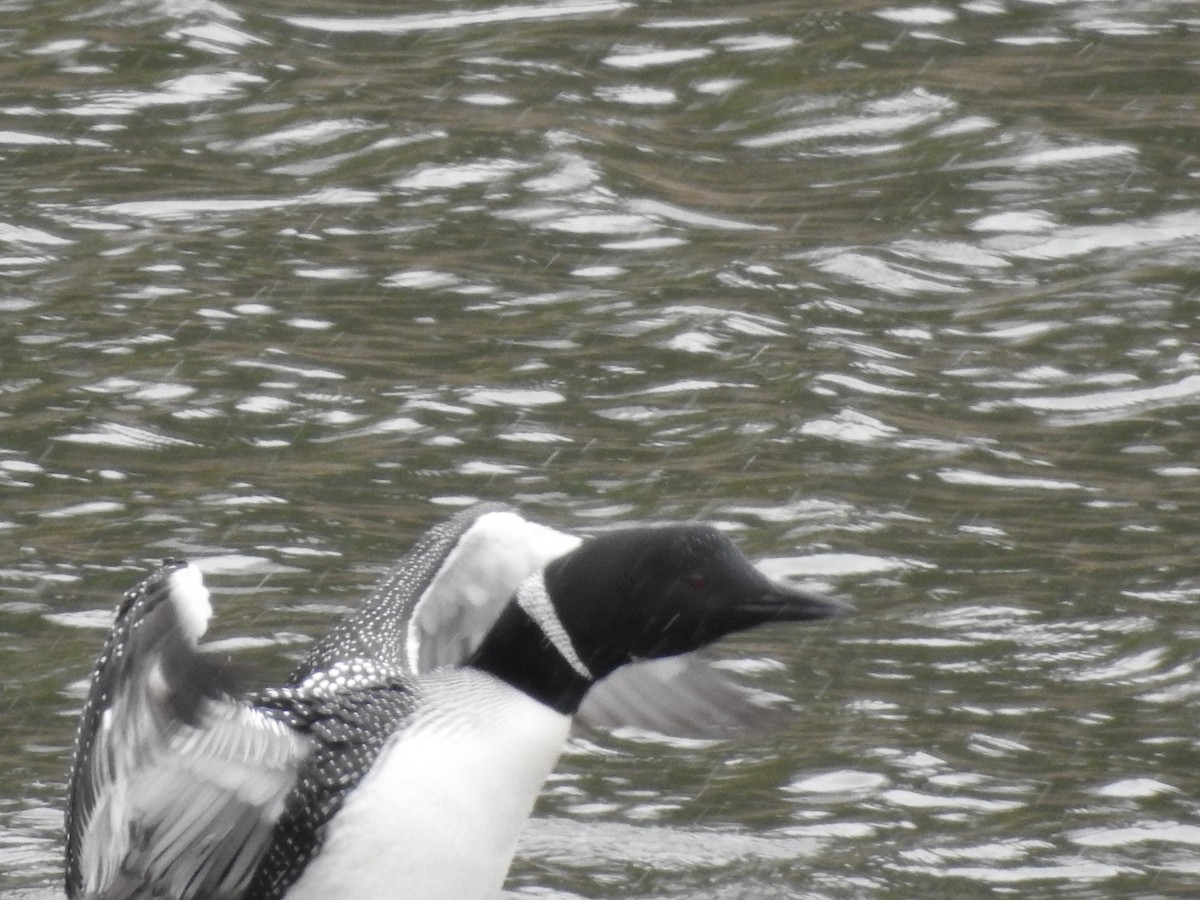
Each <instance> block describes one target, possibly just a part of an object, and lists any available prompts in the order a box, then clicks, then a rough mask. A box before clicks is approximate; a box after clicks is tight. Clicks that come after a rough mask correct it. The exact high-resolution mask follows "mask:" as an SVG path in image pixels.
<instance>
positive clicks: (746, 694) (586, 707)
mask: <svg viewBox="0 0 1200 900" xmlns="http://www.w3.org/2000/svg"><path fill="white" fill-rule="evenodd" d="M783 699H784V698H782V697H780V696H778V695H776V694H771V693H768V692H766V691H760V690H756V689H753V688H750V687H747V686H745V685H743V684H741V683H739V682H738V681H735V680H734V679H733V678H732V677H731V676H730V675H729V673H728V672H726V671H725V670H724V669H718V668H716V667H714V665H713V664H712V662H711V661H710V660H708V659H707V658H706V657H705V656H704V655H703V654H699V653H685V654H682V655H680V656H671V657H667V658H665V659H650V660H643V661H641V662H636V663H631V664H629V665H626V666H622V667H621V668H619V669H617V670H616V671H615V672H613V673H612V674H611V675H609V676H608V677H607V678H604V679H602V680H600V681H598V682H597V683H596V684H595V685H594V686H593V687H592V689H591V690H590V691H588V694H587V696H586V697H585V698H584V700H583V705H582V706H581V707H580V709H579V714H578V718H579V719H580V721H582V722H584V723H586V724H587V725H590V726H592V727H597V728H606V729H615V728H638V729H641V730H644V731H653V732H657V733H659V734H664V735H668V736H670V737H682V738H722V737H730V736H732V735H735V734H737V733H739V732H745V731H752V730H757V729H761V728H765V727H770V726H771V725H772V724H773V722H774V721H775V720H776V719H778V718H779V714H780V713H781V712H783V711H784V710H785V709H786V707H784V706H781V704H780V701H782V700H783Z"/></svg>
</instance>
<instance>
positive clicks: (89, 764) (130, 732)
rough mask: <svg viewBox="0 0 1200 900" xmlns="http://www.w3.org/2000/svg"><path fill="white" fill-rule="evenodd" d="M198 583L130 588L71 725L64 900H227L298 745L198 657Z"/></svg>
mask: <svg viewBox="0 0 1200 900" xmlns="http://www.w3.org/2000/svg"><path fill="white" fill-rule="evenodd" d="M210 615H211V607H210V606H209V602H208V591H207V590H206V589H205V587H204V583H203V580H202V578H201V577H200V572H199V570H197V569H196V568H195V567H194V566H190V565H187V564H186V563H181V562H176V561H167V562H165V563H164V565H163V567H162V568H161V569H160V570H158V571H157V572H155V573H153V574H152V575H150V576H149V577H148V578H146V579H145V580H144V581H142V582H141V583H140V584H138V585H137V586H136V587H134V588H132V589H131V590H129V591H127V592H126V594H125V596H124V599H123V601H122V603H121V606H120V607H119V609H118V610H117V619H116V622H115V623H114V625H113V628H112V631H111V632H110V634H109V636H108V640H107V641H106V643H105V645H104V650H103V652H102V654H101V656H100V659H99V661H98V663H97V666H96V671H95V674H94V675H93V678H92V685H91V690H90V692H89V695H88V699H87V702H86V704H85V706H84V709H83V714H82V717H81V719H80V724H79V733H78V736H77V739H76V748H75V758H74V764H73V767H72V771H71V780H70V785H69V788H68V797H67V816H66V827H67V895H68V897H70V898H73V900H74V898H105V900H117V898H142V897H146V898H148V897H171V898H174V900H190V898H210V897H236V896H238V895H239V894H240V893H241V891H242V890H243V889H244V888H245V886H246V885H247V884H248V883H249V881H250V878H251V877H252V875H253V874H254V870H255V868H256V867H257V866H258V863H259V861H260V860H261V859H262V856H263V854H264V853H265V851H266V849H267V847H268V845H269V843H270V841H271V837H272V830H273V828H274V824H275V821H276V820H277V819H278V817H279V815H280V812H281V811H282V809H283V801H284V798H285V797H286V795H287V794H288V792H289V791H290V790H291V788H292V786H293V784H294V783H295V779H296V771H297V769H298V767H299V765H300V762H301V761H302V759H303V758H304V756H305V754H306V752H307V742H306V740H305V739H303V738H301V737H299V736H298V735H296V734H295V733H294V732H293V731H292V730H291V729H290V728H289V727H287V726H286V725H285V724H284V723H283V722H281V721H279V720H278V719H276V718H274V717H272V716H271V715H270V714H268V713H265V712H263V711H260V710H257V709H255V708H254V707H252V706H250V705H248V704H245V703H242V702H239V701H237V700H234V699H233V698H232V697H231V696H230V695H229V693H228V691H227V687H228V683H227V682H228V678H227V676H226V674H225V673H224V671H223V670H222V668H221V667H220V666H218V665H216V664H215V663H213V662H212V661H211V660H210V659H209V658H207V657H206V656H205V655H203V654H201V653H200V652H199V651H198V649H197V642H198V640H199V638H200V636H201V635H202V634H203V633H204V630H205V628H206V627H207V622H208V618H209V616H210Z"/></svg>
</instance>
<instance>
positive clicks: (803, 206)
mask: <svg viewBox="0 0 1200 900" xmlns="http://www.w3.org/2000/svg"><path fill="white" fill-rule="evenodd" d="M1198 30H1200V5H1197V4H1196V3H1172V2H1121V3H1117V2H1111V3H1102V2H1085V0H1061V2H1053V0H1050V2H1016V0H966V2H960V3H937V4H933V3H930V4H924V5H915V6H906V5H886V4H884V3H874V2H861V3H840V4H817V3H805V4H799V3H794V2H791V3H789V2H783V0H764V2H758V3H740V4H738V3H734V4H730V3H713V2H702V0H661V2H652V0H530V2H519V0H511V2H507V3H497V2H494V0H489V2H479V3H470V4H459V3H454V4H451V3H445V2H439V0H416V2H413V3H408V4H404V5H400V4H396V3H391V2H378V0H377V2H366V0H347V2H342V3H338V4H333V3H328V2H325V3H322V2H315V0H302V2H291V3H282V2H276V0H266V2H263V3H257V4H253V5H251V4H239V3H224V4H223V3H218V2H210V0H157V2H155V0H102V2H93V3H83V2H79V0H0V95H2V98H3V99H2V100H0V198H2V199H0V285H2V287H0V325H2V328H0V660H2V662H0V666H2V669H0V671H2V673H3V680H2V684H3V694H2V695H0V697H2V699H0V798H3V799H0V894H3V895H4V896H9V897H23V898H41V900H44V898H52V897H56V896H59V895H60V894H61V889H60V887H59V885H60V876H59V870H60V862H59V856H60V852H61V849H60V848H61V838H60V830H61V825H60V823H61V806H62V798H63V791H64V781H65V769H66V767H67V765H68V760H69V753H70V744H71V740H72V730H73V727H74V716H75V714H76V711H77V709H78V707H79V705H80V703H81V696H82V692H83V690H84V689H85V685H84V682H83V679H84V678H85V677H86V674H87V672H88V670H89V667H90V665H91V661H92V659H93V658H94V656H95V654H96V652H97V650H98V646H99V642H100V641H101V639H102V637H103V628H104V627H105V624H106V622H107V621H108V618H107V617H108V615H109V613H110V611H111V609H112V607H113V605H114V604H115V602H116V598H117V596H118V594H119V592H120V591H121V590H122V589H123V588H124V587H126V586H128V585H129V584H130V583H132V582H133V581H134V580H136V579H137V578H138V577H139V574H140V573H141V572H143V571H144V570H145V568H146V567H147V566H148V565H149V561H150V560H153V559H156V558H159V557H163V556H167V555H172V556H187V557H190V558H193V559H195V560H197V561H199V563H200V564H201V565H202V566H203V568H204V570H205V571H206V573H207V579H208V582H209V584H210V586H211V587H212V588H213V590H214V594H215V598H216V603H217V619H216V621H215V623H214V626H213V628H212V630H211V635H212V637H213V638H214V639H215V640H218V641H222V642H223V646H224V647H225V648H226V649H227V650H228V651H229V652H232V653H233V654H234V655H235V656H236V657H237V658H239V659H240V660H242V661H244V662H245V663H246V664H247V665H249V666H253V667H257V668H260V669H262V671H263V673H264V676H263V677H264V678H274V677H279V676H280V675H282V674H283V673H284V672H286V671H287V669H288V668H289V666H290V664H291V661H292V660H294V659H296V658H297V657H298V656H300V655H302V654H303V652H304V649H305V646H306V643H307V642H308V641H310V640H312V638H313V637H314V636H316V635H319V634H321V633H322V632H323V630H324V629H326V628H327V627H328V626H329V624H330V623H331V622H333V621H335V620H336V618H337V616H338V615H339V614H340V612H341V611H343V610H344V609H346V608H348V607H349V606H351V605H352V604H353V603H354V602H355V601H356V599H357V598H358V597H359V596H360V595H361V594H362V593H363V592H364V591H365V590H366V589H367V588H368V587H369V585H370V584H371V583H372V581H373V580H374V579H375V578H376V577H377V576H378V575H379V574H380V573H381V572H383V571H384V570H385V569H386V568H387V566H388V565H389V563H390V562H391V561H392V560H394V559H395V558H396V557H397V556H398V555H399V554H400V553H402V552H403V551H404V550H405V549H406V548H407V547H408V546H409V545H410V543H411V541H412V540H413V539H414V538H415V537H416V536H417V535H418V534H420V532H421V531H422V530H423V529H424V528H426V527H428V526H429V525H431V524H433V523H434V522H436V521H438V520H440V519H441V518H443V517H444V516H446V515H448V514H449V513H450V512H452V511H453V510H454V509H457V508H460V507H461V506H462V505H464V504H467V503H469V502H472V501H474V500H479V499H499V500H505V501H509V502H512V503H515V504H517V505H519V506H520V507H521V508H522V509H523V510H524V511H525V513H526V514H527V515H530V516H532V517H535V518H538V519H540V520H542V521H546V522H548V523H550V524H553V525H555V526H557V527H560V528H567V529H573V530H578V531H581V532H588V531H591V530H596V529H600V528H603V527H606V526H610V525H612V524H614V523H617V522H644V521H658V520H665V519H693V518H696V519H704V520H708V521H712V522H715V523H717V524H718V525H720V526H721V527H723V528H725V529H727V530H729V531H730V532H731V533H732V534H733V535H734V537H735V538H736V540H738V542H739V543H740V544H741V546H742V547H743V548H744V549H745V550H746V552H747V553H748V554H749V555H750V556H752V557H753V558H754V559H756V560H757V561H758V562H759V563H760V564H761V565H762V567H763V568H764V569H765V570H766V571H768V572H770V573H771V574H772V575H773V576H775V577H779V578H782V579H785V580H789V581H796V582H798V583H802V584H804V585H807V586H809V587H813V588H819V589H822V590H825V591H828V592H829V593H831V594H833V595H836V596H838V597H842V598H845V599H848V600H851V601H853V602H854V603H855V604H856V606H857V608H858V612H857V613H856V614H855V615H854V616H853V617H850V618H847V619H843V620H839V621H836V622H832V623H824V624H821V625H818V626H815V627H808V628H805V627H780V628H776V629H767V630H763V631H759V632H756V633H753V634H750V635H746V636H743V637H741V638H739V639H737V640H735V641H732V642H730V643H729V644H728V645H727V646H726V647H724V648H723V649H722V655H724V656H726V657H728V658H729V659H731V660H735V661H745V660H748V661H749V663H750V665H749V666H748V667H749V668H752V669H754V670H755V671H756V673H757V674H755V675H754V678H755V680H756V681H757V682H758V683H759V684H760V685H761V686H763V687H764V688H767V689H770V690H774V691H777V692H779V693H783V694H785V695H787V696H789V697H790V698H791V699H792V700H793V701H794V702H795V703H796V706H797V708H796V710H795V713H794V715H792V716H791V718H790V719H789V721H788V723H787V724H786V726H785V727H784V728H783V729H782V730H781V731H780V732H778V733H774V734H768V735H762V736H758V737H755V738H751V739H747V740H740V741H733V742H724V743H717V744H703V743H687V742H674V743H672V742H662V741H647V740H641V739H635V738H634V737H632V736H622V735H616V736H614V735H609V734H597V733H591V732H581V733H580V734H579V735H578V736H577V737H576V738H575V739H574V741H573V742H572V744H571V746H570V748H569V749H568V751H567V753H566V755H565V756H564V758H563V761H562V764H561V765H560V767H559V770H558V772H557V773H556V774H555V775H554V776H553V778H552V780H551V781H550V783H549V784H548V785H547V789H546V791H545V795H544V797H543V798H542V801H541V802H540V804H539V807H538V810H537V812H536V815H535V818H534V821H533V822H532V823H531V826H530V829H529V832H528V834H527V836H526V839H525V841H524V843H523V845H522V849H521V852H520V854H519V857H518V860H517V862H516V864H515V866H514V869H513V872H512V876H511V878H510V882H509V888H510V890H511V891H512V892H513V893H515V894H518V895H520V896H526V897H555V898H640V900H650V898H681V897H682V898H713V900H733V898H776V897H811V898H875V897H896V898H918V897H954V898H962V897H985V896H988V897H990V896H1018V897H1086V898H1100V897H1134V896H1136V897H1180V896H1194V895H1195V894H1196V889H1195V887H1194V885H1195V883H1196V881H1197V880H1198V879H1200V856H1198V851H1200V808H1198V804H1197V776H1196V774H1195V773H1196V771H1197V769H1198V767H1200V743H1198V741H1197V734H1198V725H1197V721H1196V719H1197V716H1196V711H1197V706H1198V705H1200V673H1198V672H1197V659H1198V658H1200V628H1198V627H1197V624H1196V617H1195V615H1194V610H1195V608H1196V604H1197V601H1198V599H1200V575H1198V573H1197V566H1196V562H1195V560H1196V540H1195V536H1196V533H1197V528H1196V525H1195V517H1196V511H1197V506H1198V503H1197V501H1198V500H1200V414H1198V412H1197V400H1198V399H1200V345H1198V343H1197V338H1198V336H1200V328H1198V327H1197V316H1198V314H1200V294H1198V287H1200V277H1198V275H1197V271H1198V263H1200V101H1198V100H1197V98H1198V97H1200V40H1198V39H1197V36H1196V33H1197V31H1198Z"/></svg>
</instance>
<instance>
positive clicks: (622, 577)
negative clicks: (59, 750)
mask: <svg viewBox="0 0 1200 900" xmlns="http://www.w3.org/2000/svg"><path fill="white" fill-rule="evenodd" d="M846 608H847V607H845V606H843V605H842V604H839V603H837V602H835V601H832V600H828V599H824V598H821V597H816V596H813V595H811V594H807V593H804V592H801V591H797V590H795V589H792V588H790V587H784V586H782V585H778V584H775V583H773V582H772V581H770V580H768V579H767V578H766V577H765V576H763V575H762V574H761V573H760V572H759V571H758V570H757V569H755V568H754V567H753V566H752V565H751V564H750V563H749V562H748V561H747V560H746V559H745V557H744V556H742V554H741V553H740V552H739V551H738V549H737V548H736V547H735V546H734V545H733V543H732V542H731V541H730V540H729V539H728V538H727V537H725V536H724V535H722V534H721V533H720V532H718V531H716V530H715V529H713V528H711V527H708V526H704V525H699V524H679V525H666V526H656V527H643V528H627V529H620V530H615V531H610V532H605V533H602V534H600V535H598V536H596V537H592V538H590V539H588V540H586V541H581V540H580V539H579V538H576V537H574V536H572V535H568V534H564V533H563V532H560V531H556V530H554V529H551V528H548V527H546V526H544V525H540V524H537V523H535V522H531V521H529V520H527V519H525V518H523V517H521V516H520V515H518V514H517V513H516V512H515V511H513V510H510V509H508V508H506V507H501V506H494V505H489V506H481V507H476V508H473V509H470V510H466V511H464V512H462V513H460V514H458V515H457V516H455V517H453V518H452V519H450V520H449V521H447V522H445V523H443V524H441V525H439V526H437V527H435V528H433V529H432V530H431V531H430V532H428V533H427V534H426V535H425V536H424V537H423V538H422V539H421V540H420V541H419V542H418V544H417V545H416V546H415V547H414V548H413V550H412V551H411V552H410V553H409V554H408V555H406V556H405V557H404V558H403V559H402V560H401V561H400V562H399V563H398V564H397V565H396V566H395V567H394V568H393V569H392V570H391V571H389V572H388V573H387V574H386V575H385V576H384V578H383V579H382V580H381V581H380V583H379V584H378V585H377V586H376V588H375V589H374V590H373V592H372V593H371V594H370V595H369V596H368V598H367V599H366V601H365V602H364V603H363V605H362V606H361V607H360V608H359V609H358V610H357V611H356V612H354V613H352V614H350V615H349V616H348V617H347V618H346V619H345V620H343V621H342V622H341V623H340V624H339V625H337V626H336V627H335V628H333V630H332V631H330V633H329V634H328V635H327V636H326V637H325V638H323V639H321V640H320V641H318V642H317V643H316V644H315V645H314V646H313V648H312V650H311V652H310V653H309V654H308V656H307V657H306V658H305V660H304V662H303V663H301V665H300V666H299V667H298V668H297V669H296V671H295V672H293V673H292V675H291V676H290V677H289V679H288V681H287V682H286V683H285V684H284V685H282V686H280V687H275V688H268V689H265V690H263V691H260V692H258V693H256V694H251V695H248V696H247V695H240V694H239V693H238V692H237V691H236V689H235V688H234V686H233V682H232V679H231V678H230V676H229V674H228V672H227V671H226V669H225V668H223V667H222V666H221V665H219V664H218V663H216V662H215V661H214V660H213V659H212V657H211V656H210V655H208V654H206V653H204V652H203V651H202V650H201V649H200V648H199V641H200V638H201V637H202V636H203V634H204V632H205V630H206V628H207V625H208V620H209V618H210V617H211V613H212V610H211V606H210V603H209V594H208V590H207V589H206V588H205V586H204V583H203V579H202V578H201V575H200V572H199V570H198V569H197V568H196V567H195V566H194V565H191V564H188V563H186V562H182V561H178V560H166V561H164V563H163V565H162V567H161V568H159V569H158V570H157V571H155V572H153V573H151V574H150V575H149V576H148V577H147V578H145V579H144V580H143V581H142V582H140V583H139V584H138V585H136V586H135V587H133V588H131V589H130V590H129V591H127V592H126V593H125V595H124V597H123V599H122V602H121V604H120V606H119V608H118V610H117V617H116V621H115V623H114V625H113V627H112V630H111V632H110V634H109V635H108V638H107V640H106V642H105V645H104V649H103V651H102V653H101V655H100V658H99V660H98V662H97V665H96V670H95V673H94V675H93V677H92V684H91V689H90V692H89V695H88V698H87V701H86V703H85V705H84V708H83V712H82V715H81V718H80V724H79V731H78V736H77V740H76V748H75V756H74V762H73V768H72V772H71V778H70V783H69V787H68V798H67V811H66V832H67V843H66V885H67V896H68V898H70V900H80V898H88V900H100V898H103V900H119V898H130V900H133V898H171V900H193V898H196V900H201V898H203V900H209V898H212V900H217V898H220V900H274V898H287V900H308V898H313V900H318V898H320V900H327V898H330V897H335V896H342V897H354V898H357V900H387V898H391V900H396V898H420V900H485V898H494V897H496V896H497V895H498V894H499V892H500V890H501V887H502V885H503V881H504V877H505V875H506V873H507V871H508V866H509V863H510V862H511V859H512V856H513V853H514V851H515V848H516V842H517V837H518V835H519V833H520V830H521V827H522V825H523V823H524V822H525V820H526V819H527V818H528V816H529V813H530V811H531V809H532V806H533V803H534V800H535V799H536V797H537V794H538V792H539V790H540V789H541V786H542V783H543V781H544V780H545V778H546V776H547V775H548V774H549V773H550V771H551V769H552V768H553V766H554V764H555V763H556V761H557V759H558V756H559V753H560V751H561V749H562V746H563V743H564V741H565V740H566V738H567V734H568V730H569V727H570V723H571V721H572V719H573V718H575V717H579V718H581V719H584V720H585V721H586V720H590V721H593V722H597V723H602V724H605V725H609V726H613V725H621V724H632V725H635V726H639V727H646V728H652V729H656V730H664V731H668V732H676V733H681V732H689V731H694V732H696V733H705V729H706V727H708V728H710V730H718V731H719V730H720V729H723V728H727V727H730V726H734V725H737V724H740V723H744V722H747V721H752V720H753V719H754V717H755V715H756V709H755V704H754V703H752V702H750V701H749V700H748V698H747V697H746V696H745V694H744V693H743V692H740V691H739V690H738V688H737V687H736V686H734V685H732V684H731V683H730V682H729V681H728V680H727V679H725V678H724V677H723V676H722V675H721V673H720V672H719V671H718V670H716V669H712V668H710V667H709V666H707V665H706V664H705V663H704V661H703V660H701V659H699V658H698V657H697V656H696V654H695V653H694V651H697V650H700V649H701V648H703V647H705V646H707V645H708V644H710V643H711V642H713V641H715V640H717V639H719V638H721V637H723V636H725V635H727V634H730V633H732V632H736V631H740V630H743V629H747V628H752V627H754V626H756V625H761V624H765V623H769V622H785V621H806V620H813V619H820V618H825V617H827V616H831V615H835V614H837V613H839V612H842V611H844V610H845V609H846Z"/></svg>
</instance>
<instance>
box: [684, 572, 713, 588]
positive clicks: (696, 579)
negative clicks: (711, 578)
mask: <svg viewBox="0 0 1200 900" xmlns="http://www.w3.org/2000/svg"><path fill="white" fill-rule="evenodd" d="M688 584H689V585H690V586H691V587H693V588H695V589H696V590H700V589H701V588H702V587H704V586H705V585H707V584H708V579H707V578H705V577H704V573H703V572H693V573H692V574H691V575H689V576H688Z"/></svg>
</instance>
